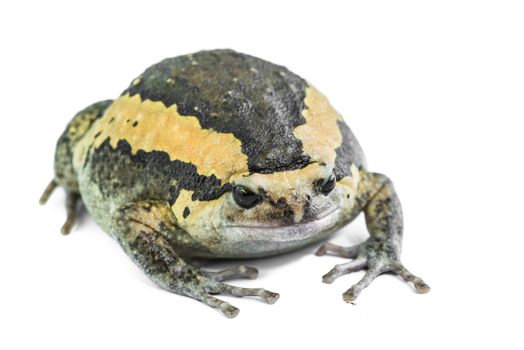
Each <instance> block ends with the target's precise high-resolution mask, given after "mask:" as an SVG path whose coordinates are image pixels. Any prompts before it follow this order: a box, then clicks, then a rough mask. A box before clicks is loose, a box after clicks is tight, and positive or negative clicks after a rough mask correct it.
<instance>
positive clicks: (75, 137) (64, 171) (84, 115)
mask: <svg viewBox="0 0 524 350" xmlns="http://www.w3.org/2000/svg"><path fill="white" fill-rule="evenodd" d="M111 102H112V101H111V100H107V101H101V102H97V103H94V104H92V105H90V106H88V107H87V108H85V109H83V110H82V111H80V112H78V113H77V114H76V115H75V116H74V117H73V119H72V120H71V121H70V122H69V124H68V125H67V127H66V129H65V130H64V132H63V133H62V135H61V136H60V138H59V139H58V142H57V144H56V150H55V166H54V168H55V176H54V178H53V180H51V182H50V183H49V185H47V187H46V189H45V190H44V193H43V194H42V196H41V197H40V204H42V205H43V204H45V203H46V202H47V200H48V199H49V197H50V196H51V194H52V193H53V191H54V190H55V189H56V188H57V187H58V186H60V187H62V188H63V189H64V190H65V191H66V210H67V218H66V221H65V223H64V225H63V226H62V229H61V232H62V234H64V235H67V234H68V233H69V232H70V231H71V229H72V228H73V225H74V223H75V219H76V214H77V212H76V210H77V204H78V202H79V200H80V199H81V197H80V190H79V185H78V179H77V174H76V172H75V169H74V167H73V154H74V150H75V146H76V145H77V143H78V142H79V141H80V140H82V138H83V137H84V136H85V135H86V133H87V132H88V130H89V129H90V128H91V127H92V125H93V124H94V123H95V121H96V120H97V119H99V118H100V117H102V115H103V113H104V111H105V110H106V109H107V108H108V107H109V105H110V104H111Z"/></svg>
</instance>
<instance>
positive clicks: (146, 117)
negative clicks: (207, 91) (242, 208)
mask: <svg viewBox="0 0 524 350" xmlns="http://www.w3.org/2000/svg"><path fill="white" fill-rule="evenodd" d="M135 122H138V124H136V126H135V127H133V123H135ZM99 132H100V135H99V136H98V137H96V138H95V135H96V134H97V133H99ZM108 137H109V138H110V143H111V146H112V147H114V148H116V146H117V144H118V141H119V140H125V141H127V142H128V143H129V144H130V145H131V152H132V153H133V154H136V152H137V151H138V150H143V151H145V152H151V151H163V152H166V153H167V154H168V155H169V157H170V159H171V160H180V161H183V162H186V163H192V164H193V165H195V166H196V167H197V171H198V173H199V174H201V175H205V176H210V175H215V176H216V177H217V178H218V179H220V180H222V182H224V180H227V179H228V178H229V177H230V176H231V174H234V173H238V172H244V171H247V156H246V155H245V154H244V153H242V144H241V142H240V140H238V139H237V138H235V136H234V135H233V134H231V133H219V132H216V131H215V130H213V129H202V127H201V126H200V122H199V121H198V119H197V118H196V117H194V116H181V115H180V114H179V113H178V110H177V106H176V104H173V105H172V106H170V107H166V106H165V105H164V104H163V103H162V102H153V101H150V100H145V101H142V99H141V98H140V96H139V95H138V94H137V95H134V96H129V95H123V96H121V97H120V98H119V99H117V100H115V101H114V102H113V104H112V105H111V106H110V107H109V108H108V109H107V110H106V112H105V113H104V116H103V117H102V118H100V119H99V120H97V121H96V122H95V124H94V125H93V127H92V128H91V129H90V130H89V132H88V134H86V136H85V137H84V139H83V140H82V141H81V142H80V143H79V144H78V147H75V154H74V164H75V169H78V168H79V166H81V164H83V162H84V160H85V157H86V153H87V150H88V149H89V146H91V145H92V147H93V148H94V149H96V148H98V147H99V146H100V145H101V144H102V142H104V141H105V140H106V139H107V138H108Z"/></svg>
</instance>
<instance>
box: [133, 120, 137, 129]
mask: <svg viewBox="0 0 524 350" xmlns="http://www.w3.org/2000/svg"><path fill="white" fill-rule="evenodd" d="M137 125H138V122H137V121H136V120H135V122H134V123H133V128H136V126H137Z"/></svg>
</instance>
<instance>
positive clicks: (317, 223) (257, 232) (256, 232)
mask: <svg viewBox="0 0 524 350" xmlns="http://www.w3.org/2000/svg"><path fill="white" fill-rule="evenodd" d="M339 216H340V207H334V208H330V209H329V210H326V211H325V212H323V213H320V214H319V215H317V216H316V217H315V218H312V219H308V220H306V221H301V222H298V223H294V224H293V223H292V224H286V225H274V224H267V225H260V224H257V225H249V224H242V225H229V226H225V227H224V228H226V229H228V231H230V233H231V234H232V235H228V236H229V237H228V238H229V239H231V240H238V241H246V240H253V241H272V242H291V241H301V240H305V239H308V238H310V237H312V236H314V235H315V234H317V233H319V232H323V231H328V230H329V229H330V228H331V227H334V226H336V223H337V222H338V221H339Z"/></svg>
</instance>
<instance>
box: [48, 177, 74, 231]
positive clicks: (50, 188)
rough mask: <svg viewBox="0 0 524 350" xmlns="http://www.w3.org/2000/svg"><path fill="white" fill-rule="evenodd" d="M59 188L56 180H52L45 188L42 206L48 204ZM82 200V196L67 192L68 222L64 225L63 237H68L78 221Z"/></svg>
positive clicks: (62, 229)
mask: <svg viewBox="0 0 524 350" xmlns="http://www.w3.org/2000/svg"><path fill="white" fill-rule="evenodd" d="M57 187H58V183H57V182H56V180H55V179H53V180H51V182H49V184H48V185H47V187H46V188H45V190H44V192H43V193H42V196H40V204H41V205H44V204H46V203H47V201H48V199H49V197H50V196H51V195H52V194H53V192H54V190H55V189H56V188H57ZM79 200H80V194H79V193H77V192H73V191H67V190H66V212H67V216H66V221H65V222H64V224H63V225H62V228H61V229H60V232H61V233H62V234H63V235H68V234H69V233H70V232H71V229H72V228H73V226H74V224H75V221H76V214H77V205H78V201H79Z"/></svg>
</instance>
